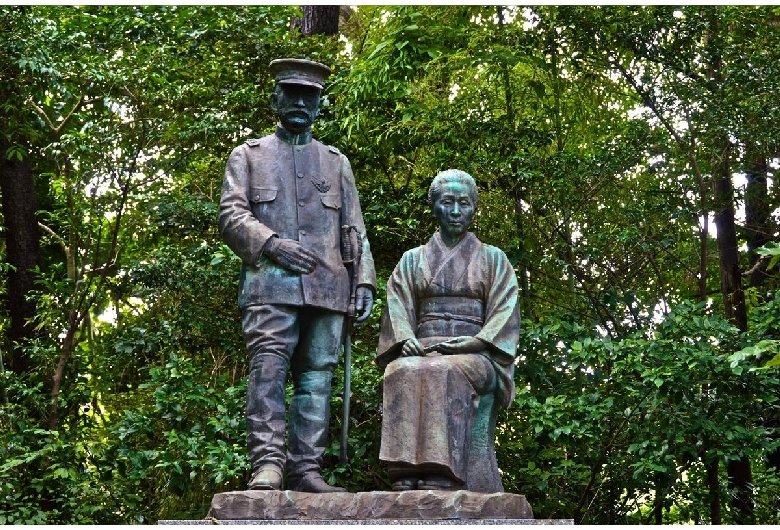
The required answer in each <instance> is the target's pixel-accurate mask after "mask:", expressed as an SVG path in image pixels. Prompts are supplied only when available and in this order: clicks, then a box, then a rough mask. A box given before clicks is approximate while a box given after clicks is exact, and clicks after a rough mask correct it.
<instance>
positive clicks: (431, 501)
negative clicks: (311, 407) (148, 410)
mask: <svg viewBox="0 0 780 530" xmlns="http://www.w3.org/2000/svg"><path fill="white" fill-rule="evenodd" d="M533 518H534V514H533V511H532V510H531V506H530V505H529V504H528V502H527V501H526V500H525V496H523V495H516V494H512V493H475V492H471V491H437V490H413V491H403V492H394V491H370V492H361V493H301V492H295V491H233V492H228V493H218V494H216V495H214V498H213V499H212V501H211V509H210V510H209V513H208V515H207V519H212V520H217V521H222V520H230V521H249V520H253V521H258V520H285V521H302V520H307V521H334V520H342V521H349V520H353V521H357V520H360V521H366V520H373V521H377V522H379V521H380V520H427V521H433V520H441V521H446V520H467V519H481V520H506V519H514V520H517V519H533Z"/></svg>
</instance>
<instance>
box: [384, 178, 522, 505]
mask: <svg viewBox="0 0 780 530" xmlns="http://www.w3.org/2000/svg"><path fill="white" fill-rule="evenodd" d="M428 199H429V202H430V204H431V206H432V208H433V213H434V215H435V216H436V219H437V220H438V222H439V231H438V232H436V233H435V234H434V235H433V237H431V239H430V240H429V241H428V243H427V244H425V245H423V246H420V247H418V248H415V249H412V250H409V251H407V252H406V253H404V255H403V257H402V258H401V260H400V262H399V263H398V265H397V266H396V268H395V270H394V271H393V273H392V275H391V277H390V279H389V280H388V282H387V304H386V306H385V311H384V313H383V315H382V326H381V333H380V338H379V347H378V351H377V359H376V361H377V364H378V365H379V366H380V367H381V368H383V369H384V396H383V419H382V441H381V448H380V454H379V457H380V459H381V460H382V461H384V462H387V463H388V469H389V474H390V481H391V482H392V488H393V490H396V491H404V490H410V489H442V490H457V489H466V490H470V491H479V492H485V493H493V492H499V491H503V487H502V485H501V479H500V476H499V473H498V467H497V465H496V459H495V450H494V446H493V436H494V429H495V418H496V412H497V409H498V406H503V407H507V406H509V404H510V403H511V402H512V400H513V398H514V391H515V387H514V381H513V375H514V358H515V354H516V351H517V343H518V338H519V330H520V316H519V312H518V306H517V303H518V287H517V278H516V276H515V271H514V269H513V267H512V265H511V264H510V262H509V260H508V259H507V257H506V255H505V254H504V252H503V251H501V250H500V249H498V248H496V247H494V246H491V245H487V244H484V243H482V242H481V241H480V240H479V239H477V237H476V236H475V235H474V234H473V233H471V232H469V231H468V228H469V225H470V224H471V221H472V219H473V217H474V213H475V212H476V209H477V205H478V200H479V195H478V191H477V186H476V183H475V182H474V179H473V178H472V177H471V176H470V175H468V174H467V173H465V172H463V171H459V170H447V171H443V172H441V173H439V174H438V175H437V176H436V178H434V180H433V183H432V184H431V187H430V190H429V193H428Z"/></svg>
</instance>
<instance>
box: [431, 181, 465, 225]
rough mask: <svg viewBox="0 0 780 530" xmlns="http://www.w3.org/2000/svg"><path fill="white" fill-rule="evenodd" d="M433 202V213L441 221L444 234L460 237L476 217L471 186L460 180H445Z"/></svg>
mask: <svg viewBox="0 0 780 530" xmlns="http://www.w3.org/2000/svg"><path fill="white" fill-rule="evenodd" d="M440 191H441V192H440V193H439V196H438V197H437V198H436V201H435V202H434V204H433V215H434V216H436V219H437V220H438V221H439V228H440V230H441V233H442V235H443V236H445V237H447V238H449V239H459V238H460V237H461V236H463V235H464V234H465V233H466V231H467V230H468V228H469V225H470V224H471V220H472V219H473V218H474V210H475V208H474V202H473V201H472V200H471V194H470V193H469V187H468V186H467V185H466V184H463V183H461V182H458V181H445V182H444V183H443V184H442V186H441V189H440Z"/></svg>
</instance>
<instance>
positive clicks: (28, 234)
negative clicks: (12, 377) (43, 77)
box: [0, 93, 41, 374]
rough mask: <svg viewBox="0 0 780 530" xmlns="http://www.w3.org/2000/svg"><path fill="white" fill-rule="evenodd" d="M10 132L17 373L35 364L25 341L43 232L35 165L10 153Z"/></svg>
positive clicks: (4, 182)
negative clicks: (30, 296) (36, 195)
mask: <svg viewBox="0 0 780 530" xmlns="http://www.w3.org/2000/svg"><path fill="white" fill-rule="evenodd" d="M9 96H10V94H8V93H3V94H0V103H3V102H5V101H6V100H7V98H8V97H9ZM0 108H2V106H1V105H0ZM0 116H1V121H2V122H3V124H5V123H9V121H10V120H9V117H8V116H7V115H6V113H5V112H3V111H0ZM0 127H2V125H0ZM3 128H4V127H3ZM7 132H8V131H5V130H2V131H0V193H1V194H2V209H3V219H4V225H5V228H6V231H5V241H6V250H7V253H8V258H7V259H8V264H9V265H10V266H11V269H10V270H9V271H8V274H7V282H8V284H7V285H8V299H7V304H8V305H7V307H8V311H9V314H10V317H11V328H10V330H9V334H8V338H9V342H10V344H11V352H12V355H11V359H10V368H11V370H12V371H13V372H15V373H17V374H22V373H26V372H28V371H29V370H30V368H31V367H32V362H31V360H30V357H29V356H28V355H27V353H26V352H25V350H24V344H25V343H26V342H27V341H29V340H30V339H32V338H33V337H34V335H35V330H34V325H33V323H32V318H33V317H34V316H35V303H34V302H32V301H30V300H29V299H28V298H27V295H28V294H29V292H30V291H31V290H32V289H33V287H34V286H35V275H34V273H33V269H34V268H35V267H37V266H39V265H40V264H41V251H40V234H39V231H38V219H37V217H36V214H35V212H36V206H35V186H34V181H33V174H32V166H31V164H30V161H29V158H28V156H27V154H26V153H25V154H24V156H23V157H22V159H21V160H20V159H19V158H18V157H17V155H16V153H15V152H14V153H12V156H10V157H9V156H7V153H8V152H9V149H11V148H12V147H14V144H10V143H9V142H8V141H7V140H6V136H5V133H7ZM14 141H15V144H22V143H23V142H22V141H20V140H19V139H15V140H14Z"/></svg>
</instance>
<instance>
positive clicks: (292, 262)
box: [263, 236, 317, 274]
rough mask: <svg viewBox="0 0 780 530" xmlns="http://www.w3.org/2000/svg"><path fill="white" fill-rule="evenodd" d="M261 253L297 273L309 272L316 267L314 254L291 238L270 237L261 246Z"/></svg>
mask: <svg viewBox="0 0 780 530" xmlns="http://www.w3.org/2000/svg"><path fill="white" fill-rule="evenodd" d="M263 254H265V255H266V256H268V257H269V258H270V259H271V261H273V262H274V263H278V264H279V265H281V266H282V267H284V268H285V269H288V270H291V271H293V272H297V273H299V274H309V273H311V272H313V271H314V269H315V268H316V267H317V261H316V260H315V257H314V254H312V253H311V252H309V251H308V250H306V249H305V248H303V247H302V246H301V245H300V243H298V242H297V241H293V240H292V239H282V238H280V237H276V236H274V237H272V238H271V239H269V240H268V242H266V244H265V246H264V247H263Z"/></svg>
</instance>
